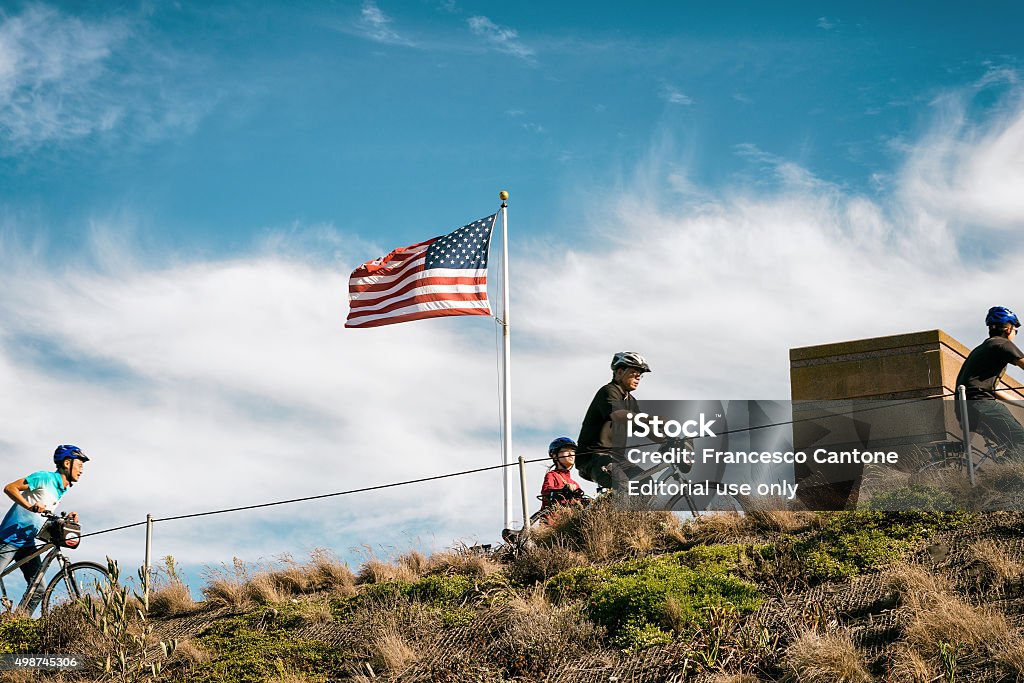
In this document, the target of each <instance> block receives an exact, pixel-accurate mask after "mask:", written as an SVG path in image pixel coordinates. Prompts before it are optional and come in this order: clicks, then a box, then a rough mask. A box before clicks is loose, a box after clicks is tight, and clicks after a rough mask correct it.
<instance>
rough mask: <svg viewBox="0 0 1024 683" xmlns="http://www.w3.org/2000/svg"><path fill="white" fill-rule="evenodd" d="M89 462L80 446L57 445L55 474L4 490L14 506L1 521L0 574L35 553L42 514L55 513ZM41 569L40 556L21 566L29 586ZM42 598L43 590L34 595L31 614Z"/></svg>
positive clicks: (73, 517) (35, 474) (74, 516)
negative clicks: (54, 510) (9, 566)
mask: <svg viewBox="0 0 1024 683" xmlns="http://www.w3.org/2000/svg"><path fill="white" fill-rule="evenodd" d="M88 461H89V458H87V457H86V455H85V453H83V452H82V449H81V448H79V447H78V446H72V445H62V446H57V450H55V451H54V452H53V463H54V464H55V465H56V466H57V469H56V470H55V471H52V472H46V471H41V472H33V473H32V474H30V475H28V476H27V477H25V478H24V479H18V480H16V481H12V482H11V483H10V484H8V485H7V486H5V487H4V493H6V494H7V497H8V498H10V499H11V500H13V501H14V505H12V506H11V509H10V510H8V511H7V514H6V515H5V516H4V519H3V521H2V522H0V572H2V571H3V570H4V569H6V568H7V566H8V565H9V564H11V563H12V562H18V561H20V560H22V559H24V558H26V557H28V556H29V555H31V554H32V553H34V552H35V550H36V544H35V538H36V534H37V533H39V530H40V529H41V528H42V526H43V523H44V522H45V521H46V518H45V517H43V516H42V514H41V513H45V512H53V509H54V508H55V507H57V503H58V502H59V501H60V499H61V498H62V497H63V496H64V494H65V493H66V492H67V490H68V489H69V488H70V487H71V486H73V485H74V484H75V482H77V481H78V480H79V479H80V478H81V477H82V464H83V463H86V462H88ZM68 517H69V518H70V519H71V520H72V521H75V522H77V521H78V515H77V513H74V512H72V513H70V515H68ZM41 566H42V560H40V559H39V558H38V557H37V558H35V559H34V560H32V561H31V562H26V563H25V564H23V565H22V566H21V572H22V574H24V575H25V582H26V583H28V584H31V583H32V579H33V578H35V575H36V574H37V573H38V572H39V568H40V567H41ZM40 588H42V586H40ZM42 597H43V596H42V591H41V590H38V591H36V593H35V594H34V595H33V596H32V599H31V601H30V602H29V604H28V611H29V614H31V613H32V612H33V611H34V610H35V608H36V605H37V604H39V601H40V600H41V599H42Z"/></svg>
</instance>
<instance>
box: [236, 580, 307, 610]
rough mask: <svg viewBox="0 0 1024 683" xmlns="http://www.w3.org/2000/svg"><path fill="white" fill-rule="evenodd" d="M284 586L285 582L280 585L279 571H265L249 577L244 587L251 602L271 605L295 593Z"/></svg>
mask: <svg viewBox="0 0 1024 683" xmlns="http://www.w3.org/2000/svg"><path fill="white" fill-rule="evenodd" d="M286 586H287V583H285V584H284V585H282V582H281V579H280V573H279V572H266V573H261V574H257V575H256V576H254V577H252V578H251V579H249V582H248V583H247V584H245V586H244V588H245V590H246V591H247V593H248V596H249V599H250V600H252V601H253V602H256V603H259V604H261V605H273V604H276V603H279V602H284V601H285V600H288V598H290V597H291V596H292V595H294V594H295V593H293V592H292V591H291V590H289V589H288V587H286Z"/></svg>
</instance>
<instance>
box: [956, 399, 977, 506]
mask: <svg viewBox="0 0 1024 683" xmlns="http://www.w3.org/2000/svg"><path fill="white" fill-rule="evenodd" d="M956 401H957V403H958V404H959V406H960V429H961V430H962V431H963V434H964V457H966V458H967V478H968V479H969V480H970V482H971V486H974V458H973V457H972V453H971V422H970V420H969V419H968V417H967V387H965V386H964V385H963V384H961V385H960V386H958V387H957V388H956Z"/></svg>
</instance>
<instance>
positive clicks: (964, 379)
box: [956, 306, 1024, 460]
mask: <svg viewBox="0 0 1024 683" xmlns="http://www.w3.org/2000/svg"><path fill="white" fill-rule="evenodd" d="M985 324H986V325H988V339H986V340H985V341H983V342H982V343H981V344H980V345H978V347H977V348H975V349H974V350H973V351H971V353H970V355H969V356H967V360H965V361H964V364H963V367H961V368H960V373H959V374H958V375H957V377H956V384H957V386H960V385H963V386H964V387H966V390H967V391H966V393H967V417H968V419H969V421H970V425H971V429H972V431H977V432H978V433H979V434H981V435H982V436H984V437H985V438H987V439H989V440H990V441H993V442H994V443H995V444H996V445H997V446H999V447H1001V448H1003V449H1004V450H1005V454H1006V455H1008V456H1010V457H1013V458H1015V459H1017V460H1024V427H1022V426H1021V424H1020V422H1018V421H1017V420H1016V418H1014V417H1013V415H1012V414H1011V413H1010V411H1009V410H1008V409H1007V408H1006V406H1005V405H1003V404H1002V403H1000V402H999V401H998V400H997V399H998V398H999V395H998V391H997V390H996V386H998V384H999V380H1001V379H1002V378H1003V374H1004V373H1005V372H1006V366H1007V365H1008V364H1010V363H1013V364H1014V365H1016V366H1018V367H1021V368H1024V352H1021V350H1020V349H1019V348H1017V345H1016V344H1014V343H1013V340H1014V339H1015V338H1016V336H1017V330H1018V329H1019V328H1020V320H1019V319H1018V318H1017V316H1016V314H1014V312H1013V311H1011V310H1010V309H1008V308H1005V307H1003V306H995V307H993V308H991V309H989V311H988V315H987V316H985ZM958 408H959V406H958Z"/></svg>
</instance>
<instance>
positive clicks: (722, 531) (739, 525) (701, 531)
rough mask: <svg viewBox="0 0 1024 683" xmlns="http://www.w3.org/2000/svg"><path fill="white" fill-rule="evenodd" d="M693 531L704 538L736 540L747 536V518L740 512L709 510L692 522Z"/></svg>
mask: <svg viewBox="0 0 1024 683" xmlns="http://www.w3.org/2000/svg"><path fill="white" fill-rule="evenodd" d="M690 526H691V528H692V529H693V533H694V535H695V536H697V537H698V538H701V539H704V540H708V541H711V540H714V541H721V542H726V543H727V542H730V541H735V540H736V539H738V538H741V537H743V536H747V535H748V534H749V532H748V530H747V518H746V517H745V516H744V515H741V514H740V513H738V512H708V513H705V514H703V515H701V516H700V517H699V518H697V519H696V520H694V521H693V522H692V523H691V525H690Z"/></svg>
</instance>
